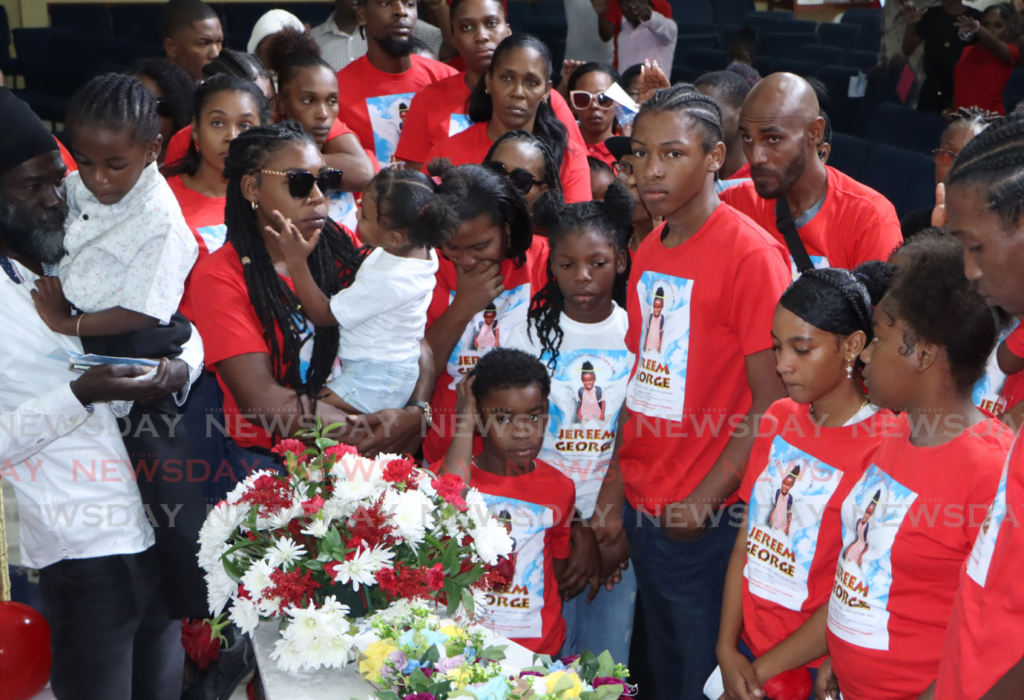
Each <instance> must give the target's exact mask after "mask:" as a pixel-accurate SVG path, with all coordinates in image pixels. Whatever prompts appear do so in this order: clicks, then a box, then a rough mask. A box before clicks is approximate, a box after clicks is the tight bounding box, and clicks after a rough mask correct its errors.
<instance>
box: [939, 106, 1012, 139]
mask: <svg viewBox="0 0 1024 700" xmlns="http://www.w3.org/2000/svg"><path fill="white" fill-rule="evenodd" d="M999 118H1000V115H999V114H998V113H997V112H990V111H988V110H987V109H982V108H981V107H957V108H956V109H955V110H953V112H951V113H950V115H949V116H948V117H946V119H947V120H948V121H949V124H948V125H947V126H946V128H945V130H944V131H943V132H942V135H943V136H945V135H946V134H948V133H949V132H950V131H952V130H953V129H956V128H959V127H968V128H970V129H977V130H978V133H979V134H980V133H981V132H982V131H984V130H985V129H986V128H988V125H989V124H991V123H992V122H994V121H995V120H996V119H999Z"/></svg>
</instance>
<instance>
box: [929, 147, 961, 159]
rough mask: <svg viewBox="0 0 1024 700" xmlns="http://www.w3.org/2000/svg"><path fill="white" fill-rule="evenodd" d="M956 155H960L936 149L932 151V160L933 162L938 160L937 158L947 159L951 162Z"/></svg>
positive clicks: (947, 150) (944, 149) (945, 149)
mask: <svg viewBox="0 0 1024 700" xmlns="http://www.w3.org/2000/svg"><path fill="white" fill-rule="evenodd" d="M958 155H960V154H959V153H957V152H956V151H951V150H949V149H948V148H936V149H935V150H934V151H932V158H934V159H935V160H938V159H939V158H948V159H949V160H953V159H954V158H956V157H957V156H958Z"/></svg>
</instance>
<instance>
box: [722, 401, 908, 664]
mask: <svg viewBox="0 0 1024 700" xmlns="http://www.w3.org/2000/svg"><path fill="white" fill-rule="evenodd" d="M895 425H896V419H895V416H893V414H892V413H890V412H888V411H884V410H883V411H877V412H875V413H873V414H872V415H870V416H866V417H864V419H863V420H860V421H858V422H856V423H854V424H853V425H847V426H843V427H841V428H823V427H820V426H818V425H817V424H816V423H815V422H814V421H813V420H812V419H811V414H810V410H809V406H808V405H807V404H798V403H796V402H795V401H793V400H792V399H781V400H779V401H776V402H775V403H774V404H772V406H771V408H769V409H768V412H767V413H766V414H765V417H764V418H763V419H762V421H761V428H760V430H759V431H758V437H757V439H756V440H755V442H754V447H753V449H752V450H751V452H750V461H748V462H747V470H746V472H745V473H744V476H743V484H742V485H741V486H740V490H739V497H740V499H741V500H743V501H746V502H747V504H748V510H747V512H748V519H747V563H746V566H745V567H744V569H743V641H745V642H746V643H747V646H749V647H750V650H751V651H753V652H754V655H755V656H761V655H762V654H764V653H765V652H767V651H768V650H769V649H771V648H772V647H774V646H775V645H776V644H778V643H779V642H781V641H782V640H784V639H786V638H787V637H788V636H789V635H791V634H793V632H795V631H796V630H797V629H798V628H799V627H800V625H802V624H804V623H805V622H806V621H807V620H808V619H809V618H810V617H811V615H813V614H814V612H815V611H816V610H818V608H820V607H821V606H822V605H825V604H827V603H828V597H829V594H830V593H831V592H832V584H833V582H834V581H835V571H836V559H838V558H839V550H840V548H841V547H842V543H843V540H842V534H841V526H840V519H839V508H840V506H841V505H842V503H843V500H845V498H846V496H847V494H849V492H850V489H852V488H853V485H854V483H855V482H856V481H857V479H859V478H860V476H861V474H863V473H864V470H865V469H866V468H867V466H868V464H870V462H871V460H872V459H873V458H874V456H875V453H876V452H877V451H878V449H879V447H880V446H881V444H882V441H883V440H885V439H886V438H887V437H891V436H892V435H893V434H894V433H892V432H890V431H891V429H892V428H893V426H895ZM896 434H898V433H896ZM790 477H792V480H790ZM823 660H824V659H823V658H822V659H818V660H817V661H815V662H814V663H811V664H810V666H812V667H818V666H820V665H821V662H822V661H823Z"/></svg>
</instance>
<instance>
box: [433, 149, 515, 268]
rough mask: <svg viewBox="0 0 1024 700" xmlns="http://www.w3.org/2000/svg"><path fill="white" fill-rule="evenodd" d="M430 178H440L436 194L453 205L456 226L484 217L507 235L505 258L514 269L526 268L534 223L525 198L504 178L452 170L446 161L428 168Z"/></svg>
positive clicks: (471, 168)
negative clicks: (524, 266)
mask: <svg viewBox="0 0 1024 700" xmlns="http://www.w3.org/2000/svg"><path fill="white" fill-rule="evenodd" d="M427 172H429V173H430V175H431V176H432V177H438V178H441V184H440V185H438V187H437V193H438V194H440V195H443V196H445V197H446V198H447V201H449V202H452V203H453V205H452V208H453V209H454V211H455V218H456V220H457V221H458V223H459V224H462V223H465V222H466V221H472V220H473V219H476V218H477V217H480V216H483V215H484V214H486V215H487V216H488V217H489V218H490V220H491V223H492V224H493V225H494V226H497V227H498V228H500V229H503V230H507V231H508V234H509V238H508V247H507V249H506V250H505V257H506V258H508V259H509V260H511V261H512V263H513V265H514V266H515V267H517V268H520V267H522V266H523V265H525V264H526V252H527V251H528V250H530V246H531V245H532V244H533V221H532V219H531V217H530V207H529V205H528V204H527V203H526V198H525V197H523V195H522V193H521V192H520V191H519V190H517V189H516V188H515V186H514V185H513V184H512V181H511V180H510V179H508V178H507V177H505V176H504V175H499V174H498V173H496V172H494V171H493V170H490V169H488V168H485V167H484V166H482V165H460V166H459V167H455V166H453V165H452V164H451V161H449V160H447V159H446V158H435V159H434V160H432V161H431V162H430V163H429V164H428V165H427Z"/></svg>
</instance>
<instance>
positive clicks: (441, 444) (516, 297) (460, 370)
mask: <svg viewBox="0 0 1024 700" xmlns="http://www.w3.org/2000/svg"><path fill="white" fill-rule="evenodd" d="M547 250H548V248H547V241H546V240H545V239H543V238H540V237H539V236H534V237H533V243H532V244H531V245H530V249H529V250H528V251H527V252H526V263H525V264H524V265H523V266H522V267H515V265H513V263H512V261H511V260H506V261H505V262H504V263H502V265H501V274H502V276H503V277H504V283H503V284H504V287H505V291H504V292H502V293H501V294H500V295H499V296H498V298H497V299H495V300H494V314H495V316H494V319H493V321H492V322H490V323H488V320H487V318H486V316H488V314H487V311H486V310H484V311H481V312H480V313H478V314H477V315H476V316H474V317H473V320H472V321H470V322H469V325H467V326H466V328H465V329H464V330H463V331H462V335H461V336H460V337H459V340H458V342H457V343H456V344H455V349H454V350H452V354H451V355H450V356H449V357H448V362H447V363H446V364H445V371H444V372H443V373H442V374H441V376H439V377H438V378H437V386H436V387H435V388H434V398H433V400H432V401H431V402H430V403H431V408H432V409H433V414H434V417H433V421H434V422H433V425H432V426H431V429H430V430H429V431H428V432H427V437H426V439H425V440H424V441H423V455H424V456H425V457H426V459H427V462H428V463H432V462H436V461H437V460H439V459H443V458H444V456H445V454H446V453H447V452H448V446H449V445H450V444H451V441H452V435H454V433H455V427H456V426H455V423H456V415H455V389H456V387H457V386H458V385H459V382H460V381H462V378H463V376H465V374H466V373H467V372H469V371H470V370H471V369H473V366H474V365H475V364H476V363H477V361H478V360H479V359H480V358H481V357H483V356H484V355H486V354H487V353H488V352H490V351H491V350H493V349H494V348H497V347H504V346H503V343H504V341H506V340H507V339H508V337H509V335H510V334H511V333H512V329H514V328H515V327H516V326H518V325H519V324H521V323H525V322H526V312H527V311H528V310H529V308H530V299H532V298H533V295H534V294H536V293H537V292H538V291H539V290H540V289H541V288H542V287H543V286H544V285H545V284H547V281H548V277H547V257H548V256H547ZM438 257H439V260H438V267H437V274H436V278H437V284H436V286H435V287H434V296H433V299H431V302H430V307H429V308H428V309H427V327H428V328H429V327H430V326H431V325H433V323H434V321H436V320H437V319H438V318H440V317H441V314H443V313H444V312H445V311H447V309H448V307H449V306H451V303H452V300H454V299H455V294H456V290H457V280H458V273H457V272H456V270H455V265H454V264H453V263H452V262H451V261H450V260H448V259H447V258H445V257H444V256H438Z"/></svg>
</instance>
